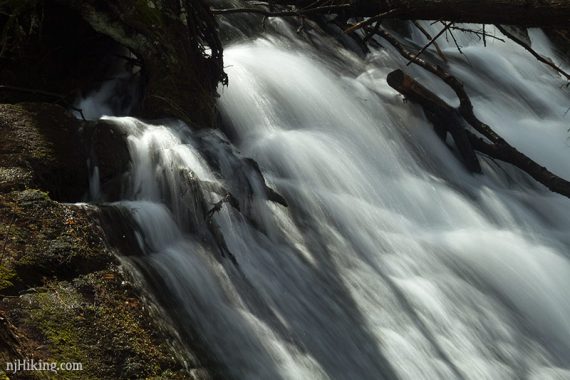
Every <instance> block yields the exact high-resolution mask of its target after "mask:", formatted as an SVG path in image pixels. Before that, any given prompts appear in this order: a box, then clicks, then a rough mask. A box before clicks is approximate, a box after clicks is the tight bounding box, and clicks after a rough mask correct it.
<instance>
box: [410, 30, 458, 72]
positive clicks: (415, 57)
mask: <svg viewBox="0 0 570 380" xmlns="http://www.w3.org/2000/svg"><path fill="white" fill-rule="evenodd" d="M451 25H453V24H452V23H451V22H450V23H448V24H445V27H444V28H443V29H442V30H440V31H439V33H438V34H436V35H435V36H434V37H433V38H432V39H431V40H429V42H428V43H427V44H426V45H425V46H424V47H423V48H421V49H420V51H418V52H417V53H416V55H415V56H414V57H413V58H412V59H410V61H409V62H408V63H406V66H409V65H410V64H412V63H413V62H414V61H415V60H416V59H417V58H418V57H419V56H420V55H421V54H422V53H423V52H424V51H425V50H426V49H427V48H428V47H430V46H431V45H432V44H433V43H434V42H435V40H437V39H438V38H439V37H440V36H441V35H442V34H443V33H445V31H446V30H447V29H449V28H450V27H451Z"/></svg>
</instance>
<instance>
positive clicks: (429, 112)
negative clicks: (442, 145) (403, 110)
mask: <svg viewBox="0 0 570 380" xmlns="http://www.w3.org/2000/svg"><path fill="white" fill-rule="evenodd" d="M386 80H387V82H388V84H389V85H390V87H392V88H393V89H395V90H396V91H398V92H399V93H401V94H402V95H404V96H405V97H406V98H407V99H409V100H411V101H413V102H414V103H418V104H419V105H421V106H422V108H423V109H424V113H425V114H426V117H427V118H428V120H429V121H430V122H431V123H432V124H433V126H434V128H435V130H436V133H437V134H438V135H439V136H440V137H441V138H442V139H443V140H445V136H446V134H447V132H449V134H450V135H451V136H452V137H453V141H455V145H456V146H457V150H458V151H459V154H460V155H461V158H462V160H463V163H464V165H465V167H466V168H467V169H468V170H469V171H471V172H472V173H481V166H480V165H479V160H478V159H477V155H476V154H475V151H474V150H473V147H472V146H471V142H470V140H469V137H468V135H467V133H466V130H465V128H464V125H465V122H464V121H463V119H462V117H461V115H459V112H458V111H457V110H455V109H454V108H453V107H451V106H450V105H448V104H447V103H446V102H444V101H443V100H441V99H440V98H439V97H438V96H437V95H435V94H434V93H433V92H431V91H430V90H428V89H427V88H425V87H424V86H422V85H421V84H420V83H418V82H417V81H415V80H414V79H413V78H412V77H410V76H409V75H407V74H405V73H404V72H403V71H402V70H395V71H392V72H391V73H390V74H388V77H387V79H386Z"/></svg>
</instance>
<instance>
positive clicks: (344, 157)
mask: <svg viewBox="0 0 570 380" xmlns="http://www.w3.org/2000/svg"><path fill="white" fill-rule="evenodd" d="M277 26H278V27H281V28H286V26H285V25H284V24H283V25H277ZM427 27H429V26H428V25H426V28H427ZM285 32H287V34H289V35H291V33H290V31H289V30H287V29H285ZM531 37H532V38H533V42H535V45H536V46H537V48H538V49H539V50H546V52H547V53H548V54H554V53H553V52H552V51H551V50H549V49H550V47H549V46H548V43H547V40H546V39H545V38H544V36H543V35H542V34H541V32H539V31H533V32H532V35H531ZM291 38H293V39H291ZM323 38H324V37H323ZM414 38H415V40H416V42H417V44H418V45H419V46H421V44H422V42H424V41H422V37H420V36H415V37H414ZM459 42H460V43H461V44H463V45H464V49H463V52H464V54H465V55H464V56H463V55H461V54H459V53H458V52H456V50H455V48H454V46H452V45H451V44H450V45H449V46H445V45H444V46H442V48H443V50H444V52H445V54H446V55H447V56H448V57H449V59H450V61H451V62H452V63H451V69H452V72H453V73H454V74H456V75H457V76H458V77H460V78H461V79H462V80H463V81H464V82H465V83H466V87H467V88H468V90H469V92H470V94H471V95H472V98H473V102H474V105H475V110H476V113H477V114H478V115H479V116H480V117H481V119H483V120H484V121H486V122H487V123H489V124H490V125H492V126H493V127H494V128H496V130H497V132H498V133H500V134H502V135H503V136H504V137H505V138H506V139H507V140H508V141H510V142H511V143H513V144H514V145H515V146H517V147H518V148H520V149H521V150H522V151H523V152H525V153H527V154H529V155H530V156H531V157H532V158H534V159H536V160H537V161H539V162H540V163H542V164H544V165H547V166H548V167H549V168H551V169H552V170H554V171H555V172H556V173H558V174H560V175H562V176H565V177H567V178H570V167H569V166H568V165H567V154H568V153H569V152H568V147H567V146H566V135H565V133H566V130H567V124H568V120H567V119H565V118H564V110H565V109H567V108H568V106H569V105H568V99H569V97H568V96H567V94H566V93H565V92H564V91H565V90H564V89H561V88H560V81H561V80H560V78H558V77H556V76H555V75H554V74H552V73H551V72H550V71H549V69H548V68H546V67H544V66H542V65H541V64H540V63H538V62H535V61H533V60H532V58H529V57H528V56H527V55H526V54H524V53H523V52H522V49H520V48H518V47H517V46H515V45H511V44H500V45H499V44H498V43H495V44H493V45H491V46H488V47H486V48H484V47H483V46H482V45H481V44H480V43H478V42H476V41H473V40H472V39H470V38H469V37H464V39H462V40H460V41H459ZM316 45H318V43H316ZM396 57H397V54H396V53H395V52H393V51H392V50H390V49H387V50H378V51H373V52H371V53H370V54H369V55H368V56H367V57H366V59H365V60H362V59H360V58H358V57H357V56H356V55H353V54H352V53H349V52H347V51H345V50H343V49H339V50H338V51H337V52H336V53H334V55H331V53H330V52H323V51H318V50H316V49H314V48H313V47H311V46H310V45H309V44H306V43H305V42H302V41H301V40H300V39H298V37H289V38H278V37H266V38H259V39H256V40H253V41H249V42H244V43H240V44H236V45H234V46H231V47H229V48H227V49H226V51H225V60H226V65H227V66H228V67H227V72H228V74H229V77H230V85H229V87H228V88H224V89H221V91H222V97H221V100H220V104H219V105H220V108H221V111H222V113H223V118H224V120H225V125H226V128H225V132H226V134H227V135H228V136H231V138H230V139H227V138H226V137H225V135H224V134H222V133H221V132H216V131H201V132H198V131H190V130H189V129H188V128H187V127H185V126H183V125H180V124H177V123H168V125H163V126H156V125H148V124H144V123H142V122H140V121H138V120H136V119H131V118H111V120H114V121H115V122H116V123H117V124H118V125H120V127H121V128H123V129H124V130H126V131H128V133H129V134H130V137H129V140H128V143H129V149H130V152H131V157H132V160H133V168H132V171H131V173H130V178H129V183H128V185H127V186H126V187H125V191H124V199H125V200H124V201H121V202H117V203H115V206H116V207H118V208H120V209H123V210H126V211H127V212H128V213H129V214H130V215H132V218H133V220H134V221H135V222H136V225H137V232H136V234H137V239H138V241H139V244H140V246H141V248H142V249H143V250H144V251H145V252H147V254H146V255H143V256H141V257H133V258H132V260H133V261H134V262H135V263H136V265H137V266H138V267H139V268H142V269H143V270H144V272H145V273H146V275H147V277H148V278H150V281H151V282H153V283H154V287H155V289H156V291H157V292H159V293H160V297H161V298H163V299H168V303H169V304H171V305H173V306H172V307H171V309H172V311H173V313H175V314H176V315H177V320H179V321H181V323H180V325H181V328H182V329H187V332H188V334H197V336H198V337H199V339H200V341H201V342H203V344H204V345H205V346H206V348H207V350H209V351H210V352H211V353H212V355H213V357H214V358H215V361H216V362H217V363H218V364H219V365H220V366H222V367H223V369H224V373H225V374H227V375H228V376H231V377H235V378H239V379H278V378H281V379H329V378H330V379H379V378H386V379H393V378H400V379H456V378H461V379H518V378H531V379H548V378H551V379H563V378H570V319H569V318H568V316H569V315H570V298H569V297H568V295H567V294H568V293H567V292H568V289H570V257H569V256H568V248H569V247H570V238H569V236H568V230H569V228H570V214H569V213H568V212H567V211H568V210H570V201H568V200H567V199H566V198H563V197H561V196H559V195H557V194H553V193H550V192H548V191H547V190H545V189H544V188H542V187H541V186H539V185H537V184H536V183H534V182H533V181H532V180H530V179H528V177H526V175H524V174H523V173H521V172H520V171H518V170H516V169H514V168H512V167H509V166H508V165H505V164H497V163H495V162H494V161H491V160H489V159H486V158H484V157H481V160H482V165H483V171H484V174H483V175H477V176H473V175H470V174H469V173H467V172H466V171H465V170H464V169H463V168H462V166H461V164H460V163H459V162H458V160H457V159H456V158H455V156H454V155H453V153H452V151H451V150H450V149H448V148H447V147H446V146H445V145H444V144H442V142H441V141H439V140H438V139H437V137H436V136H435V134H434V133H433V132H432V131H431V127H430V126H429V124H428V123H427V122H426V120H425V118H424V117H423V115H422V112H421V110H420V109H419V108H418V107H416V106H414V105H412V104H409V103H405V102H403V101H402V99H401V97H400V96H399V95H398V94H397V93H395V92H394V91H393V90H392V89H391V88H389V87H388V85H387V84H386V82H385V78H386V75H387V73H389V72H390V71H392V70H394V69H395V68H398V67H402V68H406V69H407V70H409V71H411V73H412V74H413V75H414V76H415V77H417V78H418V79H419V80H420V81H422V83H424V84H425V85H426V86H428V87H429V88H431V89H434V90H436V91H437V92H438V93H439V94H440V95H441V96H442V97H444V98H445V99H447V100H448V101H449V102H450V103H453V102H454V100H453V97H452V96H451V92H450V91H449V90H448V89H445V88H443V87H442V85H441V84H440V83H439V82H438V81H437V79H435V78H433V77H430V76H429V75H428V74H425V73H423V72H421V71H420V70H419V69H415V68H413V67H412V68H410V67H406V65H405V63H406V62H405V61H404V60H399V59H397V58H396ZM246 157H252V158H254V159H255V160H256V161H257V162H258V163H259V165H260V167H261V169H262V171H263V174H264V176H265V179H266V181H267V184H268V185H269V186H270V187H272V188H274V189H276V190H277V191H278V192H279V193H281V194H282V195H283V196H284V197H285V198H286V199H287V202H288V205H289V207H287V208H285V207H283V206H282V205H279V204H277V203H275V202H270V201H268V200H267V197H266V193H265V190H264V186H262V184H261V183H262V180H261V179H260V178H259V175H258V173H256V171H255V170H251V168H248V166H247V165H245V164H244V163H245V162H247V160H245V158H246ZM184 173H186V174H184ZM196 183H197V184H198V185H196ZM214 185H215V186H217V187H219V188H223V189H225V190H227V191H229V192H231V193H232V194H233V195H234V196H235V197H236V198H238V199H239V203H240V208H239V209H240V210H239V211H238V210H236V209H234V208H232V207H230V206H229V205H228V204H225V205H224V206H223V207H222V208H221V210H220V211H219V212H217V213H215V214H214V216H213V220H214V223H215V225H216V227H217V230H218V231H220V232H221V233H222V235H223V239H224V243H225V245H226V248H227V250H228V251H229V252H231V253H232V254H233V255H234V256H235V258H236V260H237V263H238V264H239V266H236V265H233V264H232V262H231V261H230V260H228V257H227V254H226V256H225V257H224V255H223V251H224V249H221V248H220V245H219V241H218V244H216V242H215V240H216V239H215V237H216V233H215V232H212V230H208V228H207V227H206V222H205V218H204V213H205V212H206V211H207V209H205V208H204V206H203V205H202V206H201V205H200V202H201V201H202V203H203V204H212V203H214V202H216V201H218V200H220V194H219V193H216V192H213V191H211V190H209V189H211V188H212V186H214Z"/></svg>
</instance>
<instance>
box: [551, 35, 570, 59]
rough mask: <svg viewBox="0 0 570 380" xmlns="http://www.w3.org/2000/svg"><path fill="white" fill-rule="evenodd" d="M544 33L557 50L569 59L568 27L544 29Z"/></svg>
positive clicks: (569, 39)
mask: <svg viewBox="0 0 570 380" xmlns="http://www.w3.org/2000/svg"><path fill="white" fill-rule="evenodd" d="M545 32H546V35H547V36H548V38H550V40H551V41H552V43H553V44H554V47H555V48H556V49H557V50H558V52H559V53H560V54H561V55H562V56H563V57H566V58H567V59H570V28H567V29H545Z"/></svg>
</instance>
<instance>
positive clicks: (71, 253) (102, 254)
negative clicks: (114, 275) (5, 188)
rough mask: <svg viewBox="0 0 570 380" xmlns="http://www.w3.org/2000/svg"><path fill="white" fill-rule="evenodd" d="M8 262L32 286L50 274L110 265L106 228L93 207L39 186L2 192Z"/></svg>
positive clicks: (20, 282)
mask: <svg viewBox="0 0 570 380" xmlns="http://www.w3.org/2000/svg"><path fill="white" fill-rule="evenodd" d="M0 221H1V222H2V223H1V226H2V227H1V229H2V231H0V232H3V235H2V236H4V242H3V245H2V248H3V257H4V265H6V266H9V268H10V270H12V271H13V272H14V273H15V276H13V279H12V280H10V281H11V282H12V283H13V284H14V285H15V286H16V287H17V288H20V289H21V288H28V287H33V286H36V285H37V284H39V283H41V282H42V281H43V279H44V278H53V277H55V278H61V279H69V278H74V277H76V276H77V275H79V274H84V273H91V272H93V271H97V270H101V269H103V268H105V267H108V266H109V265H110V264H111V263H112V262H113V260H114V259H113V255H112V254H111V253H110V252H109V251H108V250H106V249H105V244H104V237H103V234H102V231H101V230H100V229H99V228H98V226H97V225H95V224H94V221H93V217H92V214H91V212H90V211H89V209H88V208H84V207H78V206H73V205H63V204H60V203H57V202H54V201H52V200H51V199H50V198H49V197H48V195H47V194H46V193H44V192H41V191H38V190H25V191H22V192H11V193H8V194H0Z"/></svg>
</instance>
